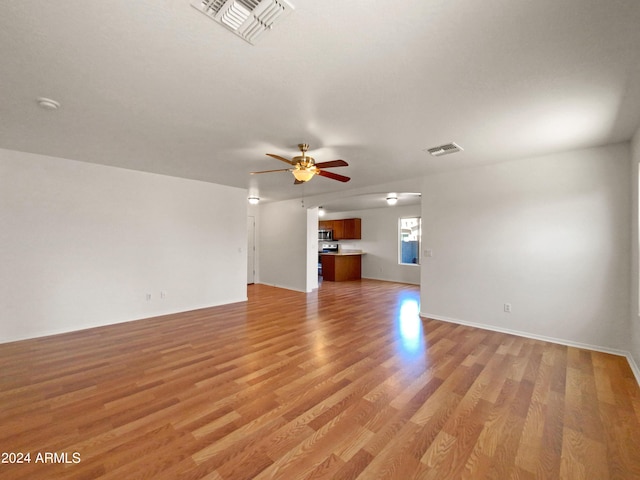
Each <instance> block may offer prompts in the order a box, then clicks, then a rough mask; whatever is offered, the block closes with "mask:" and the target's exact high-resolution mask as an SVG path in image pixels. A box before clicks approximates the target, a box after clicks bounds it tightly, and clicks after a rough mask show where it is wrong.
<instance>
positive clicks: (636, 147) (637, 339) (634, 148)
mask: <svg viewBox="0 0 640 480" xmlns="http://www.w3.org/2000/svg"><path fill="white" fill-rule="evenodd" d="M638 164H640V129H638V131H637V132H636V134H635V136H634V138H633V141H632V142H631V178H630V183H631V192H632V196H631V221H630V222H629V224H630V225H631V239H630V240H631V262H630V269H631V288H630V297H631V312H630V314H629V330H630V344H631V345H630V346H629V350H630V351H631V356H632V365H631V366H632V368H633V369H634V373H635V375H636V379H637V380H638V383H640V304H639V302H640V300H639V297H640V278H639V275H640V253H639V244H640V238H639V234H638V229H639V228H640V227H639V225H638V222H639V220H638V218H639V216H640V212H639V211H638V210H639V206H638V205H639V198H638V197H639V193H638V190H639V189H640V186H639V184H638V182H639V178H640V177H639V172H638V169H639V168H638Z"/></svg>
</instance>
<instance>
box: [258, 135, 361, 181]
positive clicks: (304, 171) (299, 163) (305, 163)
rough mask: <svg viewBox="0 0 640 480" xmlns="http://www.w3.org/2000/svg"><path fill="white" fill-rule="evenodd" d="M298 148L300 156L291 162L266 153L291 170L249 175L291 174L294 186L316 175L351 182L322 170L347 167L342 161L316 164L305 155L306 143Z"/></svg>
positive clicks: (307, 147) (285, 169) (307, 148)
mask: <svg viewBox="0 0 640 480" xmlns="http://www.w3.org/2000/svg"><path fill="white" fill-rule="evenodd" d="M298 148H299V149H300V152H301V153H302V155H298V156H296V157H293V158H292V159H291V160H288V159H286V158H284V157H281V156H280V155H275V154H273V153H267V155H268V156H269V157H271V158H275V159H276V160H280V161H281V162H285V163H288V164H289V165H291V166H292V167H293V168H282V169H278V170H262V171H260V172H251V175H255V174H258V173H272V172H291V173H292V174H293V176H294V177H295V181H294V182H293V183H294V184H295V185H299V184H301V183H304V182H308V181H309V180H311V179H312V178H313V177H314V176H316V175H319V176H321V177H326V178H330V179H331V180H337V181H339V182H348V181H349V180H351V179H350V178H349V177H345V176H344V175H338V174H337V173H333V172H327V171H325V170H323V169H324V168H334V167H348V166H349V164H348V163H347V162H345V161H344V160H331V161H328V162H320V163H316V161H315V160H314V159H313V157H310V156H308V155H307V150H309V145H308V144H307V143H300V144H298Z"/></svg>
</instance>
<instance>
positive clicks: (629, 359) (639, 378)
mask: <svg viewBox="0 0 640 480" xmlns="http://www.w3.org/2000/svg"><path fill="white" fill-rule="evenodd" d="M625 356H626V357H627V362H629V366H630V367H631V371H632V372H633V375H635V377H636V381H637V382H638V385H640V368H638V364H637V363H636V361H635V359H634V358H633V356H632V355H631V354H630V353H629V352H627V354H626V355H625Z"/></svg>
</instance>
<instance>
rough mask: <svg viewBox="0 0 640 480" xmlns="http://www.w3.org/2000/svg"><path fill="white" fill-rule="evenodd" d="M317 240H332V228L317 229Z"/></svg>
mask: <svg viewBox="0 0 640 480" xmlns="http://www.w3.org/2000/svg"><path fill="white" fill-rule="evenodd" d="M318 240H333V230H318Z"/></svg>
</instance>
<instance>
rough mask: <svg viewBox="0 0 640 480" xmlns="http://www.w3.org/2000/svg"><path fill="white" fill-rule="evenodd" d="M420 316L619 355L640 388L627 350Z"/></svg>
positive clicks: (637, 371)
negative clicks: (623, 359) (624, 359)
mask: <svg viewBox="0 0 640 480" xmlns="http://www.w3.org/2000/svg"><path fill="white" fill-rule="evenodd" d="M420 316H421V317H424V318H432V319H434V320H440V321H442V322H448V323H456V324H459V325H466V326H468V327H475V328H481V329H483V330H490V331H493V332H500V333H507V334H510V335H516V336H518V337H524V338H531V339H533V340H542V341H544V342H550V343H556V344H558V345H566V346H567V347H575V348H582V349H585V350H593V351H594V352H602V353H610V354H611V355H618V356H621V357H625V358H626V359H627V362H629V367H631V371H632V372H633V375H634V376H635V377H636V382H638V386H640V369H639V368H638V365H637V364H636V362H635V359H634V358H633V356H632V355H631V353H630V352H628V351H626V350H619V349H616V348H608V347H602V346H600V345H591V344H588V343H580V342H574V341H571V340H565V339H563V338H555V337H547V336H545V335H536V334H534V333H529V332H522V331H520V330H511V329H508V328H501V327H496V326H494V325H486V324H484V323H475V322H467V321H464V320H459V319H457V318H449V317H443V316H441V315H431V314H429V313H426V312H422V311H421V312H420Z"/></svg>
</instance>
